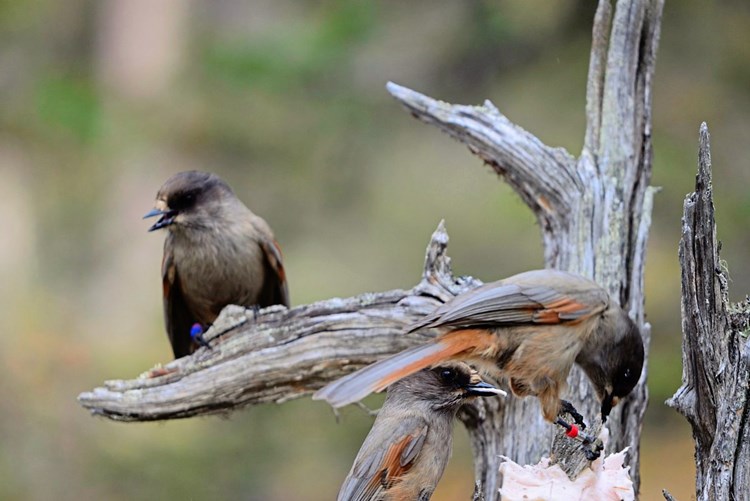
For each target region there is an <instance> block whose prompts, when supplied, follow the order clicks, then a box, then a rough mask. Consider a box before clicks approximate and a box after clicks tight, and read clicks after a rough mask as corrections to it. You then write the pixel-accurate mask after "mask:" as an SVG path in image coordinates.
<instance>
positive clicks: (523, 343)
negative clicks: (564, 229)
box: [313, 269, 644, 428]
mask: <svg viewBox="0 0 750 501" xmlns="http://www.w3.org/2000/svg"><path fill="white" fill-rule="evenodd" d="M423 329H441V330H442V331H443V332H442V333H440V334H439V335H438V336H437V337H436V338H434V339H433V340H431V341H428V342H426V343H425V344H421V345H417V346H415V347H412V348H409V349H407V350H405V351H402V352H401V353H398V354H396V355H393V356H391V357H389V358H386V359H383V360H381V361H379V362H376V363H374V364H372V365H370V366H367V367H365V368H363V369H360V370H359V371H357V372H354V373H352V374H349V375H347V376H344V377H342V378H340V379H338V380H337V381H334V382H332V383H330V384H329V385H327V386H325V387H324V388H322V389H320V390H318V391H317V392H316V393H315V394H314V396H313V398H314V399H318V400H326V401H328V402H329V403H330V404H331V405H332V406H333V407H335V408H338V407H342V406H344V405H347V404H350V403H353V402H356V401H358V400H361V399H362V398H364V397H365V396H367V395H368V394H369V393H371V392H373V391H381V390H382V389H384V388H385V387H387V386H388V385H390V384H392V383H393V382H395V381H398V380H399V379H401V378H404V377H406V376H408V375H409V374H412V373H414V372H416V371H418V370H420V369H423V368H425V367H430V366H433V365H435V364H438V363H443V362H445V361H447V360H454V359H458V360H463V361H466V362H468V363H471V364H472V365H475V366H476V367H477V368H478V369H480V370H481V371H483V372H484V373H486V374H489V375H491V376H492V377H495V378H504V380H507V381H508V382H509V384H510V389H511V390H512V392H513V393H514V394H515V395H516V396H522V397H523V396H528V395H533V396H536V397H537V398H538V399H539V402H540V404H541V409H542V415H543V417H544V418H545V419H546V420H547V421H550V422H557V423H558V424H563V423H564V422H563V423H561V422H559V418H558V417H557V416H558V415H559V414H560V413H561V412H563V411H566V412H567V411H570V413H571V414H573V416H574V418H575V419H576V421H577V422H580V424H582V425H583V421H582V416H581V415H580V414H578V413H577V411H575V408H574V407H573V406H572V405H571V404H570V403H569V402H566V401H565V400H562V399H561V398H560V394H561V393H562V391H563V390H564V389H565V386H566V380H567V376H568V374H569V372H570V370H571V368H572V366H573V364H574V363H575V364H577V365H579V366H580V367H581V368H582V369H583V371H584V373H585V374H586V375H587V376H588V379H589V380H590V382H591V383H592V385H593V388H594V390H595V392H596V396H597V398H598V399H599V402H600V403H601V408H600V412H601V416H602V420H603V421H604V420H606V418H607V416H608V415H609V413H610V411H611V410H612V407H613V406H615V405H617V403H618V401H619V400H621V399H622V398H624V397H626V396H627V395H628V394H629V393H630V392H631V391H632V390H633V388H634V387H635V385H636V384H637V383H638V380H639V379H640V375H641V371H642V369H643V361H644V349H643V340H642V338H641V334H640V331H639V330H638V327H637V326H636V324H635V323H634V322H633V321H632V320H631V319H630V317H629V316H628V314H627V312H625V310H623V309H622V308H621V307H620V306H619V305H618V304H616V303H615V302H614V301H613V300H612V298H611V297H610V296H609V294H607V292H606V291H605V290H604V289H602V288H601V287H600V286H599V285H597V284H596V283H595V282H593V281H591V280H589V279H587V278H584V277H582V276H580V275H576V274H573V273H568V272H564V271H560V270H552V269H545V270H532V271H527V272H524V273H519V274H517V275H514V276H511V277H508V278H506V279H504V280H499V281H496V282H491V283H487V284H484V285H482V286H480V287H477V288H475V289H473V290H470V291H468V292H466V293H463V294H459V295H458V296H455V297H454V298H453V299H452V300H450V301H448V302H446V303H444V304H443V305H441V306H439V307H438V308H437V309H436V310H435V311H434V312H433V313H431V314H428V315H427V316H425V317H424V318H423V319H422V320H421V321H419V322H417V323H416V324H413V325H412V326H411V327H410V328H408V330H407V332H415V331H419V330H423ZM498 380H502V379H498ZM563 426H565V424H563ZM584 426H585V425H584ZM566 428H567V426H566Z"/></svg>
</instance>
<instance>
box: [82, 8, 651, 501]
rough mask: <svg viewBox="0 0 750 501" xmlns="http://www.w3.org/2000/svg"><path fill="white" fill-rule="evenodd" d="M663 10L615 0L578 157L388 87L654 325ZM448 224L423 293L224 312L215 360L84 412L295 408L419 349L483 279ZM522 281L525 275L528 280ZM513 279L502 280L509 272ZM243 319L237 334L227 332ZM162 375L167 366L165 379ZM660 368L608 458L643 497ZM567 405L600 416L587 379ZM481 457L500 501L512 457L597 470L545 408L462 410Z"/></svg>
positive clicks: (113, 388) (475, 114)
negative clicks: (642, 456)
mask: <svg viewBox="0 0 750 501" xmlns="http://www.w3.org/2000/svg"><path fill="white" fill-rule="evenodd" d="M662 8H663V0H618V1H617V3H616V6H615V7H614V8H613V7H612V5H611V2H610V0H600V2H599V6H598V8H597V11H596V15H595V18H594V28H593V42H592V49H591V62H590V66H589V82H588V86H587V99H586V100H587V104H586V117H587V127H586V132H585V139H584V144H583V149H582V152H581V155H580V157H579V158H577V159H576V158H574V157H573V156H572V155H570V154H569V153H567V152H566V151H565V150H563V149H562V148H551V147H549V146H546V145H544V144H543V143H542V142H541V141H540V140H539V139H537V138H536V137H534V136H533V135H532V134H530V133H529V132H527V131H525V130H523V129H522V128H520V127H518V126H517V125H514V124H513V123H511V122H510V121H509V120H508V119H507V118H506V117H505V116H503V115H502V114H501V113H500V112H499V111H498V109H497V108H496V107H495V106H494V105H493V104H492V103H490V102H489V101H487V102H485V104H484V106H462V105H452V104H448V103H443V102H440V101H436V100H434V99H432V98H429V97H427V96H424V95H422V94H419V93H417V92H414V91H411V90H409V89H406V88H405V87H401V86H398V85H395V84H389V85H388V90H389V91H390V92H391V93H392V94H393V95H394V97H395V98H396V99H398V100H399V101H400V102H401V103H402V104H403V105H404V106H405V107H406V108H407V109H408V110H409V111H411V113H412V114H413V115H414V116H415V117H417V118H419V119H420V120H422V121H425V122H427V123H430V124H433V125H436V126H437V127H438V128H440V129H441V130H443V131H445V132H447V133H448V134H449V135H451V136H452V137H454V138H455V139H457V140H459V141H461V142H463V143H465V144H466V145H467V146H468V147H469V149H470V150H471V151H472V152H473V153H475V154H477V155H478V156H480V157H481V158H482V159H483V160H484V161H485V162H486V163H488V164H489V165H491V166H492V168H493V169H494V170H495V171H496V172H497V173H498V174H499V175H501V176H502V177H503V178H504V179H505V180H506V181H507V182H508V183H509V184H510V185H511V186H512V187H513V188H514V189H515V190H516V191H517V192H518V193H519V194H520V196H521V197H522V199H523V200H524V201H525V202H526V204H527V205H528V206H529V207H530V208H531V210H532V211H533V212H534V214H535V215H536V217H537V219H538V221H539V223H540V227H541V230H542V240H543V243H544V256H545V263H546V265H547V266H548V267H553V268H558V269H564V270H569V271H573V272H577V273H580V274H582V275H585V276H588V277H591V278H594V279H595V280H596V281H597V282H598V283H599V284H601V285H602V286H603V287H604V288H605V289H607V290H608V291H609V293H610V294H611V295H612V297H614V298H615V300H617V301H619V303H620V304H622V305H625V307H626V308H627V309H628V311H629V313H630V315H631V316H632V318H633V319H634V320H635V321H636V322H637V323H638V324H639V325H640V327H641V331H642V333H643V336H644V342H645V344H646V346H647V347H648V342H649V338H650V327H649V325H648V324H647V323H645V321H644V313H643V271H644V270H643V268H644V262H645V249H646V241H647V237H648V229H649V225H650V222H651V207H652V202H653V193H654V191H653V189H651V188H650V187H648V183H649V181H650V177H651V156H652V152H651V80H652V77H653V71H654V62H655V54H656V48H657V46H658V40H659V26H660V20H661V13H662ZM446 243H447V235H446V234H445V232H444V231H443V230H442V229H441V228H439V229H438V231H437V232H436V233H435V235H434V236H433V240H432V242H431V244H430V246H429V247H428V258H427V262H426V265H425V275H424V278H423V280H422V282H420V284H418V285H417V286H416V287H415V288H414V289H412V290H410V291H389V292H384V293H375V294H365V295H362V296H357V297H354V298H349V299H331V300H328V301H322V302H319V303H315V304H312V305H308V306H301V307H298V308H295V309H293V310H290V311H287V310H284V309H283V308H276V309H274V308H271V309H267V310H264V311H262V312H260V314H259V315H258V318H256V319H255V320H254V321H252V322H248V321H247V316H248V313H246V312H244V311H237V310H233V311H234V313H232V314H231V315H229V314H224V316H223V317H222V320H220V321H219V322H217V324H216V326H215V328H214V329H213V330H212V331H210V332H209V337H211V336H213V335H216V334H214V333H216V332H221V331H222V330H226V329H229V331H228V332H226V333H224V334H222V336H223V337H224V338H225V339H224V340H222V342H221V343H219V345H218V347H217V348H216V349H214V350H213V351H211V352H206V351H200V352H199V353H198V354H197V355H195V356H193V357H188V358H186V359H183V360H178V361H175V362H172V363H170V364H168V365H166V366H165V367H164V368H162V369H161V370H162V371H169V372H170V373H169V374H167V375H164V376H159V377H142V378H139V379H137V380H133V381H127V382H123V381H116V382H108V383H107V384H106V385H105V387H104V388H99V389H96V390H94V391H93V392H90V393H84V394H82V395H81V396H80V397H79V398H80V401H81V403H82V404H83V405H84V406H86V407H87V408H89V409H91V410H92V412H94V413H97V414H103V415H105V416H108V417H111V418H113V419H121V420H148V419H169V418H175V417H186V416H190V415H197V414H204V413H211V412H223V411H226V410H229V409H233V408H235V407H237V406H240V405H244V404H249V403H261V402H283V401H285V400H287V399H289V398H295V397H298V396H301V395H304V394H307V393H309V392H310V391H312V390H314V389H316V388H318V387H320V386H322V385H323V384H324V383H326V382H328V381H331V380H333V379H335V378H337V377H339V376H341V375H343V374H345V373H348V372H351V371H353V370H355V369H356V368H359V367H361V366H363V365H365V364H368V363H370V362H373V361H375V360H377V359H379V358H382V357H384V356H386V355H388V354H391V353H395V352H397V351H399V350H401V349H403V348H405V347H407V346H410V345H413V344H415V343H418V342H419V341H420V340H421V339H423V338H420V337H419V336H403V335H402V332H401V328H402V327H403V326H404V325H406V324H408V323H410V322H411V321H413V320H414V319H416V318H417V317H418V316H419V315H422V314H425V313H426V312H428V311H430V310H431V309H432V308H434V307H435V305H437V304H438V302H439V301H444V300H446V299H448V298H449V297H451V295H452V294H456V293H459V292H462V291H464V290H467V289H468V288H469V287H471V286H474V285H476V284H477V283H478V282H477V281H475V280H472V279H466V280H456V279H454V278H453V276H452V275H451V273H450V266H449V260H448V259H447V257H445V254H444V250H445V244H446ZM519 271H521V270H519ZM497 278H502V277H497ZM225 321H226V322H228V324H225V323H224V322H225ZM151 374H154V371H152V372H151ZM645 379H646V372H645V370H644V373H643V375H642V378H641V381H640V383H639V385H638V386H637V387H636V389H635V391H634V392H633V394H632V395H631V396H630V397H629V398H628V399H626V400H625V402H624V403H623V404H621V405H620V406H618V407H617V408H616V409H615V410H614V411H613V413H612V414H611V416H610V419H609V420H608V423H607V426H608V427H609V429H610V430H609V431H610V437H611V440H610V442H609V446H608V450H607V452H611V451H614V450H621V449H623V448H624V447H626V446H630V451H631V452H630V455H631V457H630V466H631V472H632V475H633V480H634V484H635V485H636V488H637V486H638V483H639V472H638V459H639V449H638V443H639V436H640V427H641V423H642V419H643V413H644V412H645V408H646V402H647V399H648V396H647V392H646V386H645ZM569 386H570V388H569V391H568V395H567V398H568V399H570V400H571V401H573V403H574V404H575V405H576V406H577V407H578V408H579V410H581V411H582V413H583V414H584V415H586V416H595V415H597V414H598V404H597V401H596V398H595V396H594V392H593V390H592V388H591V386H590V384H589V382H588V381H587V380H586V378H585V377H584V376H583V374H582V372H581V371H580V370H577V369H576V370H574V371H573V372H572V373H571V377H570V378H569ZM460 416H461V418H462V419H463V421H464V423H465V424H466V426H467V427H468V429H469V432H470V435H471V439H472V444H473V446H474V456H475V471H476V475H477V479H478V480H479V481H480V482H481V485H482V486H483V490H484V497H485V499H487V500H488V501H494V500H496V499H497V498H498V488H499V487H500V480H501V479H500V478H499V475H498V468H499V463H500V461H501V460H500V455H503V456H507V457H510V458H511V459H513V460H515V461H517V462H520V463H525V464H532V463H536V462H537V461H538V460H539V459H540V457H541V456H542V455H543V454H548V453H550V452H551V454H552V456H553V458H554V459H556V460H557V461H559V462H560V464H561V465H562V466H563V467H564V468H565V470H566V471H567V472H569V473H570V474H575V473H576V472H578V471H580V470H581V468H582V467H583V466H584V465H585V464H586V461H585V460H584V459H583V455H582V454H581V453H580V451H579V450H578V446H577V445H576V444H574V443H572V442H571V441H570V440H559V439H558V440H556V439H555V437H556V436H558V437H559V436H560V433H559V431H557V430H555V428H554V427H553V426H551V425H550V424H549V423H546V422H544V421H543V420H542V418H541V413H540V411H539V405H538V403H537V402H536V401H535V399H507V400H506V401H505V402H500V401H495V400H494V399H493V400H485V401H483V402H480V403H479V404H478V406H476V407H474V408H470V409H466V410H465V411H463V412H461V413H460Z"/></svg>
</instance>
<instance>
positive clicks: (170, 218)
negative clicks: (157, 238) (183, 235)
mask: <svg viewBox="0 0 750 501" xmlns="http://www.w3.org/2000/svg"><path fill="white" fill-rule="evenodd" d="M156 216H161V217H160V218H159V220H158V221H157V222H156V223H154V225H153V226H151V228H149V229H148V231H154V230H158V229H161V228H165V227H167V226H169V225H170V224H172V223H174V218H175V217H176V216H177V211H173V210H169V209H159V208H156V209H152V210H150V211H148V212H147V213H146V215H145V216H143V219H148V218H150V217H156Z"/></svg>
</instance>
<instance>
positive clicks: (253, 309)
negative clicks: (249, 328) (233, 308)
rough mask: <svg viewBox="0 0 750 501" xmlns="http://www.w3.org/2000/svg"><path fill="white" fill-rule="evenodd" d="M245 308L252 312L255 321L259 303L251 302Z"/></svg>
mask: <svg viewBox="0 0 750 501" xmlns="http://www.w3.org/2000/svg"><path fill="white" fill-rule="evenodd" d="M247 309H248V310H250V311H252V312H253V322H255V321H256V320H257V319H258V312H259V311H260V305H259V304H251V305H250V306H249V307H248V308H247Z"/></svg>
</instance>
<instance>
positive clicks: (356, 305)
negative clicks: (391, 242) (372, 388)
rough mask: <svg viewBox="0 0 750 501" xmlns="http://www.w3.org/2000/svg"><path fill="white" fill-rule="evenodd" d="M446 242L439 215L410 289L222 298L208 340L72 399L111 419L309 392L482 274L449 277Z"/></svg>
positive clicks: (394, 344)
mask: <svg viewBox="0 0 750 501" xmlns="http://www.w3.org/2000/svg"><path fill="white" fill-rule="evenodd" d="M447 244H448V234H447V232H446V231H445V227H444V225H443V223H442V222H441V223H440V225H439V226H438V228H437V230H435V232H434V233H433V235H432V240H431V241H430V243H429V246H428V247H427V255H426V258H425V268H424V273H423V277H422V280H421V282H420V283H419V284H418V285H417V286H416V287H414V288H413V289H411V290H408V291H407V290H393V291H387V292H381V293H373V294H362V295H360V296H356V297H351V298H346V299H340V298H334V299H329V300H326V301H321V302H318V303H313V304H310V305H305V306H300V307H297V308H294V309H291V310H287V309H286V308H284V307H281V306H274V307H270V308H266V309H264V310H261V311H260V312H258V313H257V314H256V313H254V312H253V311H252V310H245V309H244V308H241V307H239V306H229V307H227V308H225V309H224V311H222V313H221V315H220V317H219V318H218V319H217V321H216V322H215V324H214V325H213V326H212V327H211V329H209V331H208V332H207V333H206V336H205V337H206V339H207V340H208V341H209V342H210V343H211V344H212V345H213V346H214V348H213V349H211V350H205V349H202V350H199V351H198V352H196V354H194V355H193V356H190V357H185V358H181V359H178V360H175V361H172V362H170V363H168V364H166V365H164V366H163V367H155V368H154V369H151V370H150V371H148V372H146V373H144V374H143V375H141V376H140V377H139V378H137V379H133V380H128V381H122V380H115V381H107V382H105V384H104V387H101V388H96V389H94V390H93V391H91V392H87V393H82V394H81V395H80V396H79V397H78V399H79V401H80V403H81V405H83V406H84V407H86V408H87V409H90V410H91V412H92V413H94V414H97V415H102V416H106V417H108V418H110V419H114V420H118V421H151V420H161V419H175V418H184V417H190V416H196V415H203V414H211V413H222V412H227V411H230V410H233V409H236V408H238V407H241V406H243V405H248V404H260V403H267V402H276V403H282V402H284V401H287V400H290V399H293V398H298V397H301V396H304V395H307V394H309V393H311V392H312V391H314V390H316V389H318V388H320V387H321V386H323V385H324V384H326V383H328V382H331V381H333V380H335V379H337V378H339V377H341V376H342V375H344V374H346V373H349V372H351V371H353V370H355V369H357V368H360V367H363V366H365V365H367V364H370V363H372V362H374V361H375V360H378V359H380V358H382V357H384V356H386V355H390V354H393V353H395V352H398V351H400V350H403V349H405V348H407V347H409V346H412V345H414V344H417V343H419V342H423V341H424V340H425V339H426V338H425V337H424V336H425V335H426V334H422V335H419V334H418V335H409V336H404V335H403V328H404V326H406V325H408V324H411V323H413V322H414V321H415V320H416V319H418V318H419V317H420V316H421V315H424V314H426V313H428V312H430V311H432V310H433V309H434V308H435V307H436V306H437V305H438V304H439V302H442V301H445V300H447V299H449V298H450V297H452V296H453V295H455V294H457V293H460V292H462V291H465V290H468V289H469V288H472V287H475V286H476V285H478V284H479V283H480V282H478V281H475V280H473V279H471V278H469V277H462V278H460V279H456V278H454V277H453V275H452V273H451V267H450V259H449V258H448V256H447V255H446V252H445V251H446V247H447ZM217 337H219V338H220V339H215V338H217Z"/></svg>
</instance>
